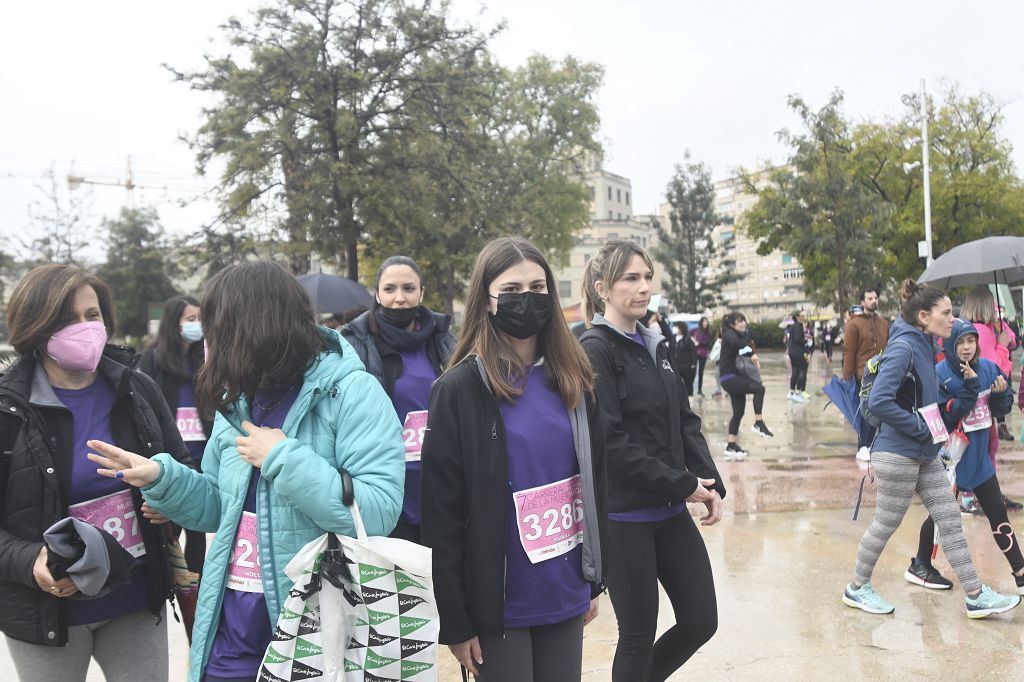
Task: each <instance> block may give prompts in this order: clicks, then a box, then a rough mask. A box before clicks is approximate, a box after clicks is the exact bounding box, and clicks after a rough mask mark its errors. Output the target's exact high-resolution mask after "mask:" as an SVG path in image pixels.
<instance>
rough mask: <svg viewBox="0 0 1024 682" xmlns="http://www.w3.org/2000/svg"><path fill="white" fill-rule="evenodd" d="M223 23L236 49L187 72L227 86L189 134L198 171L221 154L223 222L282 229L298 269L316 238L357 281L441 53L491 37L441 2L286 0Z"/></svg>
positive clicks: (206, 84) (204, 82)
mask: <svg viewBox="0 0 1024 682" xmlns="http://www.w3.org/2000/svg"><path fill="white" fill-rule="evenodd" d="M223 28H224V31H225V32H226V34H227V38H228V41H229V42H230V44H231V50H232V53H231V54H229V55H228V56H224V57H216V58H214V57H210V58H207V63H206V68H205V69H203V70H200V71H196V72H187V73H177V76H178V78H180V79H181V80H182V81H184V82H186V83H188V84H189V85H190V86H191V87H192V88H193V89H194V90H198V91H201V92H206V93H209V94H212V95H213V96H214V97H215V98H216V103H215V104H214V105H213V106H212V107H210V108H208V109H207V110H206V111H205V115H206V122H205V123H204V124H203V126H202V127H201V128H200V130H199V133H198V135H197V136H196V137H195V138H194V139H193V140H192V144H193V146H194V149H195V150H196V152H197V159H198V165H199V168H200V169H201V170H205V169H206V168H208V166H209V164H210V162H211V161H213V160H214V159H223V161H224V171H223V172H222V174H221V178H220V185H219V189H220V192H219V197H220V205H221V220H222V221H223V222H230V221H235V222H242V223H248V222H251V221H253V220H260V221H262V222H263V223H264V224H265V225H269V227H270V228H272V229H274V230H277V231H279V232H280V233H281V235H282V237H283V239H284V240H287V241H288V242H289V243H290V244H291V254H290V255H291V265H292V269H293V271H301V270H303V267H304V266H306V265H308V255H309V252H310V250H311V249H317V250H318V251H319V252H320V253H321V254H324V256H325V257H327V258H332V257H334V258H337V259H338V260H339V261H341V262H343V263H344V266H345V270H346V273H347V275H348V277H350V278H351V279H357V278H358V275H359V262H358V260H359V249H358V246H359V244H360V242H362V241H365V240H366V239H367V238H368V237H369V235H368V231H367V230H368V225H367V223H366V220H365V218H364V214H365V213H366V210H367V209H366V207H364V205H363V204H364V203H365V202H366V200H367V197H368V195H369V194H370V193H372V192H373V191H375V190H374V188H375V186H376V185H377V183H378V182H379V181H380V180H381V178H382V175H383V174H386V173H387V172H388V171H389V170H393V169H394V168H395V164H396V161H395V159H394V157H393V156H391V155H390V154H388V153H386V152H387V151H389V150H393V149H395V147H396V145H397V144H398V143H395V142H394V138H395V137H396V136H397V135H400V134H407V133H409V132H410V131H411V130H413V129H414V127H415V122H414V121H412V120H411V119H410V114H411V111H412V110H413V109H414V104H415V103H416V102H418V101H419V100H421V99H422V98H424V97H426V96H429V94H430V92H431V91H432V89H434V88H437V87H441V86H442V85H443V84H442V83H440V82H439V81H438V80H437V77H438V76H439V75H441V74H440V73H439V72H437V71H436V70H434V68H433V65H434V63H435V62H436V61H437V60H438V59H441V58H442V56H447V58H449V59H455V60H459V59H463V58H466V59H472V58H473V55H474V54H475V53H476V52H478V51H479V50H480V49H481V45H482V41H483V37H482V36H480V35H479V34H478V33H477V32H476V31H475V30H474V29H471V28H468V27H460V28H455V27H452V26H451V25H450V23H449V21H448V8H447V5H446V4H444V3H441V4H437V3H434V2H431V1H430V0H421V1H420V2H414V1H412V0H319V1H313V0H278V1H277V2H276V3H275V4H274V5H273V6H268V7H264V8H261V9H258V10H256V11H255V12H254V13H253V14H252V16H251V17H250V19H249V20H248V21H243V20H240V19H231V20H230V21H229V22H228V23H227V24H226V25H225V26H224V27H223Z"/></svg>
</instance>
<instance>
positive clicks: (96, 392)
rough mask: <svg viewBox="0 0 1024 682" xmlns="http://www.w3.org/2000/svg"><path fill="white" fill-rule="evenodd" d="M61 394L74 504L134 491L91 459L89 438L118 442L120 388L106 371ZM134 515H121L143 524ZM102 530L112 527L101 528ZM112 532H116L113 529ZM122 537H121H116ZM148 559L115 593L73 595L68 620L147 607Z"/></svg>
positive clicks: (89, 620) (98, 617)
mask: <svg viewBox="0 0 1024 682" xmlns="http://www.w3.org/2000/svg"><path fill="white" fill-rule="evenodd" d="M53 392H54V394H55V395H56V396H57V398H58V399H59V400H60V401H61V403H63V404H64V407H66V408H68V411H69V412H71V418H72V422H73V424H74V426H73V436H72V438H73V439H74V440H73V441H72V443H71V486H70V488H71V497H70V499H69V500H68V505H69V506H70V505H75V504H80V503H82V502H89V501H90V500H95V499H97V498H100V497H104V496H106V495H111V494H114V493H123V492H125V491H128V490H130V488H129V487H128V486H127V485H125V484H124V483H123V482H122V481H118V480H117V479H113V478H105V477H103V476H100V475H99V474H97V473H96V465H95V464H94V463H93V462H91V461H89V459H87V458H86V455H87V454H88V453H89V452H91V450H90V449H89V447H88V446H87V445H86V444H85V442H86V441H87V440H102V441H104V442H107V443H113V442H114V438H113V436H112V434H111V431H110V410H111V408H113V406H114V387H113V386H112V385H111V384H110V381H109V380H108V379H107V378H106V377H105V376H103V374H102V373H97V374H96V380H95V381H93V382H92V384H91V385H89V386H86V387H85V388H77V389H69V388H57V387H56V386H54V387H53ZM127 513H128V515H129V518H122V519H118V522H119V523H124V524H137V523H138V522H139V520H138V519H136V518H134V517H133V516H132V514H133V512H131V511H129V512H127ZM101 530H107V529H104V528H101ZM107 532H110V531H109V530H107ZM115 537H116V535H115ZM147 576H148V571H147V570H146V562H145V559H142V560H140V561H137V562H136V566H135V569H134V570H133V572H132V581H131V583H129V584H128V585H125V586H123V587H119V588H117V589H115V590H113V591H111V592H110V593H109V594H107V595H105V596H103V597H99V598H97V599H81V600H80V599H67V600H65V603H66V604H67V605H68V624H69V625H86V624H88V623H97V622H99V621H103V620H109V619H111V618H117V617H118V616H123V615H125V614H126V613H132V612H133V611H138V610H140V609H144V608H146V605H147V599H146V579H147Z"/></svg>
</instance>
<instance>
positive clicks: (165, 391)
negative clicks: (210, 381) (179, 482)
mask: <svg viewBox="0 0 1024 682" xmlns="http://www.w3.org/2000/svg"><path fill="white" fill-rule="evenodd" d="M196 343H198V344H202V341H196ZM138 370H139V371H140V372H142V373H143V374H145V375H146V376H148V377H149V378H150V379H152V380H153V381H155V382H156V385H157V386H159V387H160V393H161V395H163V397H164V402H166V403H167V407H168V408H170V410H171V416H173V417H175V419H177V413H178V400H179V399H180V398H181V386H182V384H184V383H185V381H186V380H185V379H182V378H181V377H180V376H177V375H176V374H172V373H171V372H165V371H164V370H163V368H162V367H160V365H159V364H157V361H156V351H155V350H154V349H152V348H149V349H147V350H146V351H145V352H143V353H142V356H141V359H140V360H139V366H138ZM199 421H200V422H201V423H202V425H203V433H205V434H206V439H207V440H209V439H210V434H211V433H213V420H209V419H206V418H205V417H203V416H201V415H200V417H199ZM175 423H177V422H175Z"/></svg>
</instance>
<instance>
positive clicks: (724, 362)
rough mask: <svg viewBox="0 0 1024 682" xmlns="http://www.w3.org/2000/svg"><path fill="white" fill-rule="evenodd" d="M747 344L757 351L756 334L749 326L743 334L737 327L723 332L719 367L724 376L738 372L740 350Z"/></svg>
mask: <svg viewBox="0 0 1024 682" xmlns="http://www.w3.org/2000/svg"><path fill="white" fill-rule="evenodd" d="M801 333H802V332H801ZM747 346H750V348H751V350H753V351H754V352H755V353H756V352H757V350H756V349H755V348H754V335H753V334H752V333H751V331H750V328H749V327H748V328H747V330H746V331H744V332H743V333H742V334H740V333H739V332H738V331H736V330H735V329H728V328H727V329H726V330H725V331H724V332H723V333H722V354H721V355H720V356H719V357H718V368H719V370H721V374H722V377H723V378H724V377H726V376H728V375H730V374H736V373H737V372H736V358H737V357H738V356H739V353H740V350H741V349H743V348H745V347H747Z"/></svg>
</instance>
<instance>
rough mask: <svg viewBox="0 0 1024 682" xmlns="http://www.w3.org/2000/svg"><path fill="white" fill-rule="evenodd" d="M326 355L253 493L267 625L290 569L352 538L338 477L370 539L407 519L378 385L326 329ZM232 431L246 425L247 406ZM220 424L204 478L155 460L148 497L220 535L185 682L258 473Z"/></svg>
mask: <svg viewBox="0 0 1024 682" xmlns="http://www.w3.org/2000/svg"><path fill="white" fill-rule="evenodd" d="M321 335H322V336H323V337H324V340H325V342H326V344H327V348H328V350H327V351H326V352H324V353H322V354H321V355H320V358H319V360H318V361H317V362H316V363H315V364H314V365H313V366H312V367H311V368H310V369H309V371H307V372H306V376H305V379H304V381H303V384H302V388H301V390H300V391H299V395H298V398H297V399H296V400H295V404H294V405H293V406H292V408H291V410H290V411H289V412H288V416H287V418H286V419H285V423H284V427H283V429H282V430H283V431H284V432H285V434H286V435H287V436H288V438H286V439H285V440H283V441H281V442H280V443H278V444H277V445H275V446H274V448H273V449H272V450H271V451H270V453H269V454H268V455H267V458H266V459H265V460H264V462H263V467H262V471H261V478H260V482H259V484H258V487H257V492H256V509H257V511H256V517H257V519H258V521H259V559H260V566H261V567H262V574H263V590H264V595H265V598H266V601H267V610H268V611H269V616H270V621H271V623H276V622H277V616H278V613H279V612H280V610H281V605H282V604H283V603H284V600H285V598H286V597H287V596H288V591H289V589H291V586H292V583H291V581H290V580H288V577H287V576H286V575H285V573H284V568H285V566H286V565H287V564H288V562H289V561H290V560H291V559H292V557H293V556H295V554H296V553H297V552H298V551H299V550H300V549H301V548H302V547H303V546H304V545H305V544H306V543H308V542H310V541H311V540H314V539H316V538H317V537H319V536H320V535H322V534H323V533H324V532H327V531H330V532H333V533H343V534H345V535H350V536H355V527H354V525H353V523H352V515H351V514H350V512H349V509H348V507H346V506H345V505H343V504H342V501H341V497H342V491H341V477H340V475H339V474H338V471H339V469H343V468H344V469H346V470H348V472H349V473H350V474H351V476H352V481H353V483H354V487H355V495H356V500H357V501H358V503H359V511H360V513H361V514H362V517H363V521H364V523H365V525H366V532H367V533H368V534H370V535H386V534H388V533H390V532H391V530H392V529H393V528H394V527H395V523H396V522H397V520H398V515H399V513H400V512H401V510H402V495H403V490H404V485H405V446H404V443H403V441H402V427H401V425H400V424H399V422H398V417H397V416H396V415H395V410H394V407H392V405H391V400H390V399H389V398H388V397H387V395H386V394H385V393H384V389H382V388H381V386H380V383H379V382H377V380H376V379H374V378H373V377H372V376H370V375H369V374H367V373H366V371H365V370H364V369H363V365H362V363H361V362H360V361H359V358H358V357H357V356H356V353H355V351H354V350H353V349H352V347H351V346H350V345H349V344H348V342H346V341H344V340H343V339H342V338H341V336H340V335H339V334H338V333H337V332H334V331H332V330H328V329H324V328H321ZM231 416H232V418H231V420H230V422H234V421H236V419H237V422H238V423H239V424H240V423H241V421H242V420H243V419H249V417H250V414H249V405H248V403H247V402H246V401H245V400H244V399H243V400H241V401H239V402H238V403H237V404H236V406H235V410H234V412H233V413H232V415H231ZM230 422H229V420H228V419H226V418H225V417H224V415H221V414H218V415H217V419H216V421H215V422H214V426H213V433H212V435H211V436H210V440H209V442H208V443H207V445H206V451H205V453H204V454H203V473H199V472H197V471H195V470H192V469H189V468H188V467H186V466H184V465H182V464H180V463H178V462H176V461H175V460H174V459H173V458H171V457H170V456H169V455H166V454H161V455H157V456H156V457H155V458H154V459H155V460H157V461H159V462H160V466H161V469H162V471H161V474H160V477H159V478H158V479H157V480H156V481H154V482H153V483H152V484H151V485H149V486H147V487H145V488H143V490H142V492H143V495H144V496H145V498H146V500H147V502H149V504H150V506H152V507H153V508H154V509H156V510H157V511H159V512H160V513H161V514H163V515H164V516H167V517H168V518H170V519H171V520H172V521H174V522H175V523H177V524H179V525H181V526H183V527H185V528H191V529H194V530H198V531H204V532H207V533H214V532H215V533H216V537H215V538H214V540H213V543H212V544H211V545H210V548H209V551H208V553H207V557H206V563H205V565H204V568H203V580H202V586H201V588H200V591H199V604H198V606H197V607H196V619H195V626H194V628H193V632H192V651H191V656H190V664H189V680H190V681H191V682H199V680H200V679H201V678H202V674H203V670H204V669H205V667H206V662H207V659H208V657H209V655H210V650H211V648H212V647H213V639H214V637H213V636H214V634H216V632H217V626H218V623H219V619H220V613H221V604H222V601H223V596H224V589H225V588H224V584H225V578H226V574H227V566H228V563H229V562H230V560H231V553H232V548H233V545H234V539H235V532H236V530H237V529H238V523H239V520H240V519H241V516H242V506H243V503H244V501H245V494H246V490H247V488H248V486H249V477H250V475H252V467H251V466H250V465H249V464H248V463H246V462H245V461H244V460H242V459H241V457H240V456H239V455H238V450H237V449H236V447H235V436H236V435H237V432H236V430H235V428H234V426H233V425H232V423H230Z"/></svg>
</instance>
